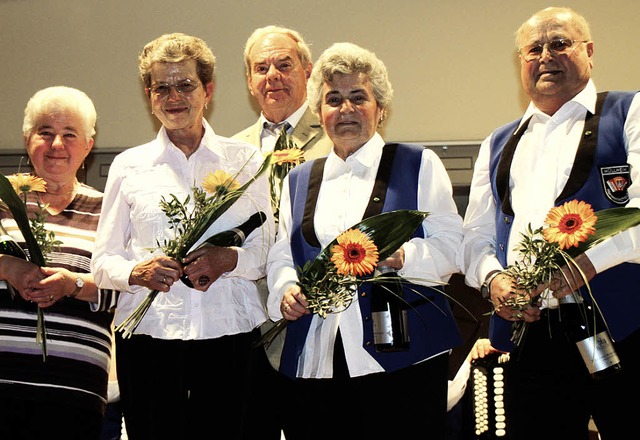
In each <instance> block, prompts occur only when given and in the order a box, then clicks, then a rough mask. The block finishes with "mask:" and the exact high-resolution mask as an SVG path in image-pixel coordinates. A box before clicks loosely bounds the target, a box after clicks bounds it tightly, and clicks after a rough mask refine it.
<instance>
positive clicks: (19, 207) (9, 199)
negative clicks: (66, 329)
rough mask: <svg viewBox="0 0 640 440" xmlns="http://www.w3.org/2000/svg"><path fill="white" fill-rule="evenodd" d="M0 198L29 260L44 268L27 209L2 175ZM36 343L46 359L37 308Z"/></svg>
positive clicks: (44, 334)
mask: <svg viewBox="0 0 640 440" xmlns="http://www.w3.org/2000/svg"><path fill="white" fill-rule="evenodd" d="M0 198H1V199H2V201H3V202H4V203H5V204H6V205H7V207H8V208H9V210H10V211H11V215H12V216H13V219H14V220H15V221H16V223H17V225H18V228H20V232H22V236H23V237H24V240H25V242H26V243H27V249H28V250H29V259H30V261H31V262H32V263H34V264H36V265H38V266H40V267H42V266H45V258H44V255H43V254H42V250H41V249H40V246H39V245H38V241H37V240H36V238H35V237H34V236H33V232H32V231H31V227H30V226H29V216H28V215H27V209H26V207H25V205H24V203H23V202H22V200H20V197H19V196H18V194H17V193H16V192H15V190H14V189H13V186H12V185H11V182H9V179H7V178H6V177H5V176H4V175H3V174H0ZM36 314H37V324H36V342H37V343H38V344H40V345H41V347H42V360H43V361H44V360H46V358H47V330H46V326H45V323H44V313H43V312H42V309H41V308H40V307H38V308H37V311H36Z"/></svg>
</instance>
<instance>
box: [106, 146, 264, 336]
mask: <svg viewBox="0 0 640 440" xmlns="http://www.w3.org/2000/svg"><path fill="white" fill-rule="evenodd" d="M270 160H271V155H267V156H266V157H265V159H264V161H263V162H262V165H261V166H260V168H259V169H258V171H257V172H256V174H255V175H254V176H253V177H251V178H250V179H249V180H247V182H245V183H244V184H243V185H240V184H239V183H238V181H237V180H236V179H237V177H238V175H239V174H240V173H241V172H242V170H243V169H244V166H243V167H242V168H241V169H240V170H239V171H238V173H236V175H235V176H231V175H230V174H228V173H227V172H226V171H223V170H217V171H215V172H214V173H209V174H208V175H207V176H206V177H205V178H204V180H203V182H202V188H198V187H193V188H192V191H193V203H194V207H193V210H191V211H190V210H189V209H188V208H187V205H188V204H189V201H190V200H191V196H187V197H186V199H185V200H184V201H180V200H178V198H177V197H176V196H175V195H174V194H170V198H169V200H167V199H165V198H164V197H163V198H162V201H161V202H160V207H161V209H162V211H163V212H164V213H165V215H166V216H167V217H168V218H169V223H170V224H171V229H173V230H174V231H175V233H176V236H175V238H173V239H171V240H165V241H164V243H163V244H160V243H158V247H159V248H160V249H162V251H163V252H164V254H165V255H167V256H168V257H173V258H175V259H177V260H179V261H182V259H183V258H184V257H185V256H186V255H187V254H188V253H189V250H190V249H191V248H192V247H193V245H195V243H196V242H197V241H198V240H199V239H200V238H201V237H202V236H203V234H204V233H205V232H207V230H208V229H209V227H210V226H211V225H212V224H213V223H214V222H215V221H216V220H217V219H218V218H220V216H221V215H222V214H224V213H225V212H226V211H227V210H228V209H229V208H230V207H231V205H233V204H234V203H235V201H236V200H238V198H240V196H241V195H242V194H243V193H244V192H245V190H246V189H247V188H248V187H249V185H251V184H252V183H253V182H254V181H255V180H256V179H257V178H258V177H259V176H260V175H262V174H263V173H264V172H265V171H266V170H267V168H268V165H269V161H270ZM245 165H246V164H245ZM158 293H159V291H158V290H152V291H151V292H149V294H148V295H147V297H146V298H145V299H144V300H143V301H142V302H141V303H140V305H138V307H136V309H135V310H134V311H133V312H132V313H131V314H130V315H129V316H128V317H127V318H126V319H125V320H124V321H123V322H122V323H121V324H120V325H119V326H117V327H116V330H117V331H122V332H123V337H125V338H127V337H129V336H131V334H132V333H133V332H134V330H135V329H136V327H138V324H140V321H142V318H144V315H145V314H146V313H147V311H148V310H149V307H151V304H152V303H153V301H154V299H155V298H156V296H157V295H158Z"/></svg>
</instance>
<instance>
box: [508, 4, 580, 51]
mask: <svg viewBox="0 0 640 440" xmlns="http://www.w3.org/2000/svg"><path fill="white" fill-rule="evenodd" d="M559 14H561V15H564V16H566V19H567V21H568V22H569V23H570V24H571V25H572V26H573V27H574V28H575V29H576V30H577V31H578V33H579V34H580V38H581V39H583V40H591V30H590V28H589V23H588V22H587V20H586V19H585V18H584V17H583V16H582V15H580V14H578V13H577V12H576V11H574V10H573V9H571V8H558V7H549V8H545V9H542V10H540V11H538V12H536V13H535V14H533V15H532V16H531V17H529V19H528V20H527V21H525V22H524V23H522V25H521V26H520V27H519V28H518V30H517V31H516V34H515V36H516V48H518V49H520V46H521V44H522V39H523V38H524V35H525V34H526V33H527V32H528V31H529V30H530V29H531V28H534V27H537V26H539V25H540V24H545V23H547V24H548V23H555V22H556V21H557V16H558V15H559Z"/></svg>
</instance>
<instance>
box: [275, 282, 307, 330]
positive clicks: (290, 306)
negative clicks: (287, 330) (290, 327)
mask: <svg viewBox="0 0 640 440" xmlns="http://www.w3.org/2000/svg"><path fill="white" fill-rule="evenodd" d="M308 305H309V303H307V298H306V297H305V296H304V294H303V293H302V291H301V290H300V286H297V285H296V286H291V287H289V288H288V289H287V291H286V292H285V293H284V295H283V296H282V301H281V302H280V313H282V316H283V317H284V319H286V320H288V321H295V320H296V319H298V318H301V317H302V316H304V315H308V314H309V313H311V311H310V310H309V309H308V308H307V306H308Z"/></svg>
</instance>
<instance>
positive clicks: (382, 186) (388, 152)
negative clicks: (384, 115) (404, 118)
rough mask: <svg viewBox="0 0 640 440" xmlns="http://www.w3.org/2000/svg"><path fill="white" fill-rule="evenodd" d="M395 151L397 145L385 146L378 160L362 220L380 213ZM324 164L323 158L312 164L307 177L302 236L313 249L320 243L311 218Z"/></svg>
mask: <svg viewBox="0 0 640 440" xmlns="http://www.w3.org/2000/svg"><path fill="white" fill-rule="evenodd" d="M397 149H398V144H388V145H385V147H384V149H383V150H382V157H381V159H380V166H379V167H378V173H377V174H376V181H375V184H374V186H373V191H372V192H371V197H370V198H369V204H368V205H367V208H366V209H365V213H364V216H363V217H362V218H369V217H371V216H373V215H376V214H380V213H381V212H382V207H383V205H384V200H385V197H386V193H387V187H388V185H389V178H390V176H391V168H392V165H393V158H394V157H395V154H396V151H397ZM326 162H327V158H326V157H323V158H320V159H316V160H315V161H314V163H313V166H312V168H311V175H310V176H309V189H308V192H307V200H306V202H305V206H304V214H303V217H302V235H303V236H304V239H305V240H306V242H307V243H309V244H310V245H312V246H315V247H320V242H319V240H318V237H317V235H316V231H315V226H314V224H313V217H314V214H315V212H316V204H317V202H318V194H319V193H320V186H321V185H322V175H323V173H324V166H325V164H326Z"/></svg>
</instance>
